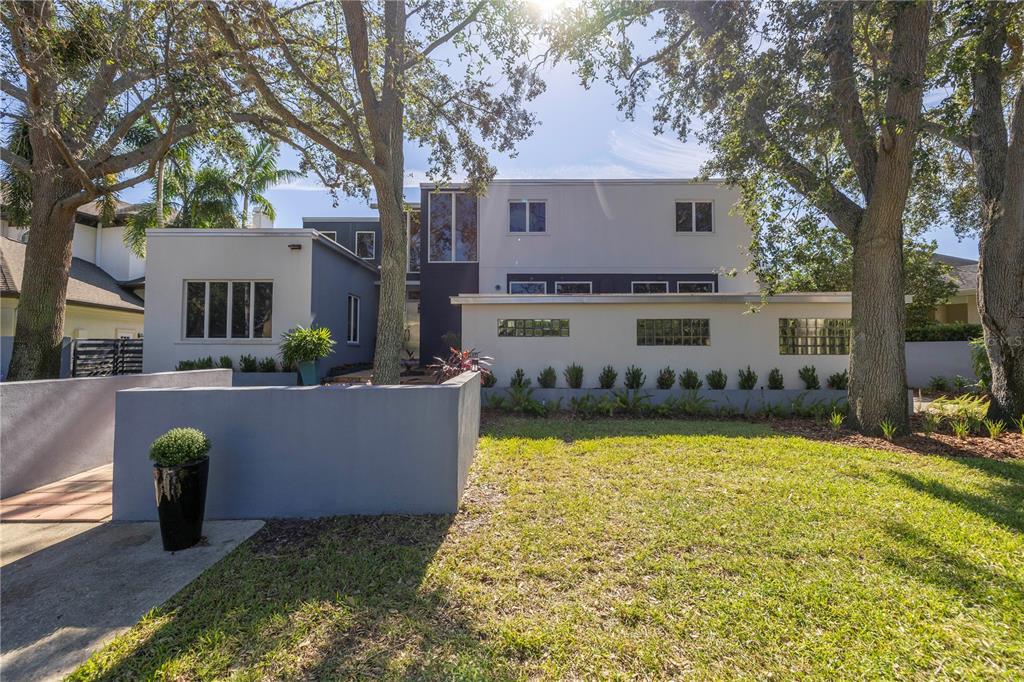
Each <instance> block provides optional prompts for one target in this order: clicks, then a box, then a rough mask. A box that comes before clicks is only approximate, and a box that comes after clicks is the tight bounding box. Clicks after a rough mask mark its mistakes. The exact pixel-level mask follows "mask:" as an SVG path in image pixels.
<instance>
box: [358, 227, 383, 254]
mask: <svg viewBox="0 0 1024 682" xmlns="http://www.w3.org/2000/svg"><path fill="white" fill-rule="evenodd" d="M361 234H368V235H370V236H371V237H372V238H373V239H372V240H371V241H370V255H369V256H359V235H361ZM354 246H355V247H356V248H355V249H354V251H355V254H356V255H357V256H359V257H360V258H362V259H363V260H373V259H374V258H376V257H377V233H376V232H374V231H373V230H356V236H355V244H354Z"/></svg>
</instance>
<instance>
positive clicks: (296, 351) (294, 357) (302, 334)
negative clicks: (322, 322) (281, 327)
mask: <svg viewBox="0 0 1024 682" xmlns="http://www.w3.org/2000/svg"><path fill="white" fill-rule="evenodd" d="M334 346H335V341H334V339H332V338H331V330H330V329H328V328H327V327H309V328H306V327H303V326H301V325H299V326H298V327H296V328H295V329H289V330H288V331H286V332H285V333H284V335H283V336H282V337H281V360H282V362H284V364H286V365H291V364H293V363H295V364H297V363H300V362H315V361H316V360H319V359H321V358H326V357H327V356H328V355H330V354H331V353H332V352H333V351H334Z"/></svg>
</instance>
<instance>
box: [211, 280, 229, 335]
mask: <svg viewBox="0 0 1024 682" xmlns="http://www.w3.org/2000/svg"><path fill="white" fill-rule="evenodd" d="M207 309H208V310H209V322H208V324H209V329H208V330H207V333H206V336H207V337H208V338H211V339H226V338H227V336H228V283H227V282H210V303H209V305H208V307H207Z"/></svg>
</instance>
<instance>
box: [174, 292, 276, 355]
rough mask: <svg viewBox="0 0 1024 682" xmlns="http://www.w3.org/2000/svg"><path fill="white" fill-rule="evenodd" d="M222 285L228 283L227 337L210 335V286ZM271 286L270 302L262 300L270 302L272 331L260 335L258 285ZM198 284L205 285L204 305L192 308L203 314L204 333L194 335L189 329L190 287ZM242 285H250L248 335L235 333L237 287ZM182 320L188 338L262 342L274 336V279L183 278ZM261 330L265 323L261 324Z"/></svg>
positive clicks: (183, 335)
mask: <svg viewBox="0 0 1024 682" xmlns="http://www.w3.org/2000/svg"><path fill="white" fill-rule="evenodd" d="M214 284H217V285H219V284H223V285H224V286H225V296H224V321H225V328H224V336H211V335H210V313H211V304H210V289H211V285H214ZM261 284H262V285H269V287H270V293H269V302H268V301H266V300H261V302H262V303H269V304H268V305H267V310H268V317H269V319H268V322H269V323H270V331H269V333H268V334H266V335H263V334H262V333H261V334H260V335H257V334H256V331H257V330H256V327H257V325H256V321H257V320H256V307H257V289H258V288H262V287H257V285H261ZM195 285H202V287H203V302H202V306H201V308H199V309H198V310H197V309H195V308H193V310H192V311H191V312H201V313H202V316H203V332H202V335H201V336H198V335H195V334H191V333H190V329H189V314H190V305H191V298H190V292H189V289H190V288H192V287H193V286H195ZM241 285H247V288H248V295H247V296H246V304H247V305H248V311H247V314H246V318H247V320H246V325H247V329H246V331H247V334H246V335H245V336H235V315H234V313H235V311H234V306H235V290H236V288H238V287H239V286H241ZM182 307H183V311H184V315H183V319H182V326H183V332H182V338H183V339H184V340H186V341H210V342H214V343H231V342H234V341H261V340H270V339H272V338H273V324H274V322H273V320H274V281H273V280H267V279H187V280H185V281H184V305H183V306H182ZM259 327H260V329H262V328H263V325H259Z"/></svg>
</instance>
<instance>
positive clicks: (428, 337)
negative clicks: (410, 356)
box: [420, 189, 480, 365]
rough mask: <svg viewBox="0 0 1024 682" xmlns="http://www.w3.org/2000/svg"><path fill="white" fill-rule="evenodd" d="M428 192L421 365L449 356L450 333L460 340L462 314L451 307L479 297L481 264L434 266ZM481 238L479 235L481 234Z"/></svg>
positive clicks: (422, 258)
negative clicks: (460, 298)
mask: <svg viewBox="0 0 1024 682" xmlns="http://www.w3.org/2000/svg"><path fill="white" fill-rule="evenodd" d="M429 194H430V192H429V190H426V189H424V190H421V195H420V206H421V207H422V211H423V212H422V214H421V215H422V223H421V227H420V234H421V236H422V239H423V244H422V248H421V249H420V364H423V365H428V364H430V363H431V362H433V361H434V358H435V357H439V356H440V357H443V356H446V355H447V354H448V349H447V348H446V347H445V344H444V341H443V337H444V335H445V334H447V333H449V332H453V333H455V334H458V335H460V336H461V334H462V310H461V309H460V308H459V307H458V306H454V305H452V303H451V297H452V296H455V295H458V294H476V293H480V265H479V263H431V262H430V261H429V259H428V256H429V254H428V245H429V239H428V236H427V230H428V229H429V225H428V216H427V213H428V207H429V205H430V204H429V197H428V195H429ZM478 236H479V232H478Z"/></svg>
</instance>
